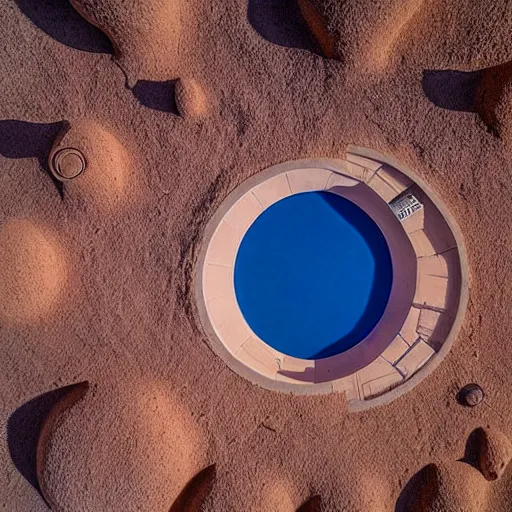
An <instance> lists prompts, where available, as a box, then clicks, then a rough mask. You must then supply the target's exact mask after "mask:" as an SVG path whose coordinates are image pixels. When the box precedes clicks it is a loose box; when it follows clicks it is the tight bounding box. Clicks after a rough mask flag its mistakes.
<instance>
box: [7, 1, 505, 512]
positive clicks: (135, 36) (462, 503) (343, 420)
mask: <svg viewBox="0 0 512 512" xmlns="http://www.w3.org/2000/svg"><path fill="white" fill-rule="evenodd" d="M294 1H295V0H294ZM64 3H65V2H64ZM249 3H251V4H252V5H253V6H254V5H257V6H258V7H260V12H263V15H262V17H263V22H262V23H267V24H268V26H269V27H270V28H269V30H270V29H271V28H272V23H270V21H272V20H270V21H269V17H270V16H271V13H272V12H276V10H279V6H282V7H281V15H282V16H284V17H286V16H287V10H286V7H287V5H290V4H288V3H287V2H286V1H283V2H282V3H281V2H279V3H278V2H270V0H247V1H245V0H244V1H233V2H219V1H215V0H204V1H202V2H195V1H194V2H189V3H187V2H179V1H172V0H148V1H146V2H143V1H135V0H126V1H122V0H73V4H74V5H75V7H76V9H77V10H79V11H80V12H81V13H82V16H76V18H75V19H74V20H70V17H69V16H67V15H66V13H69V11H66V10H65V9H64V8H59V5H60V6H62V5H63V3H62V2H56V1H55V2H35V1H32V0H16V2H12V1H11V0H0V4H1V6H2V14H3V18H2V30H0V42H1V48H2V50H1V52H2V63H3V66H2V69H1V71H0V76H1V79H2V81H1V83H2V102H0V120H1V121H2V123H1V127H2V129H3V130H4V131H5V133H3V134H2V135H3V136H2V137H0V193H1V199H0V262H1V265H0V367H1V368H2V371H1V372H0V398H1V399H0V404H1V406H0V422H1V427H2V429H3V432H4V433H5V432H6V431H7V429H8V425H9V419H10V418H11V417H12V415H14V414H15V411H17V410H19V409H20V408H21V409H23V411H24V414H26V416H24V417H28V418H30V411H31V410H32V409H31V407H32V405H31V402H32V400H33V399H34V397H37V396H38V395H41V394H44V393H46V392H48V391H49V390H51V389H54V388H56V387H59V386H61V385H62V384H63V383H67V382H77V381H78V380H88V381H89V382H90V383H91V386H90V388H89V391H88V392H87V394H86V395H85V397H84V398H83V399H82V400H80V401H78V402H76V403H75V404H74V405H73V406H72V407H71V408H69V409H67V410H66V411H62V414H58V415H56V416H55V417H56V418H58V420H56V421H55V422H54V421H53V420H49V424H50V425H51V427H47V432H46V433H45V437H44V438H46V439H47V442H46V443H45V452H44V457H39V460H40V461H41V462H40V467H39V477H40V482H41V485H42V487H43V488H44V492H45V494H46V495H47V497H48V498H49V499H51V500H52V501H53V502H54V504H55V506H54V509H55V511H57V512H58V511H59V510H60V511H65V512H75V511H81V510H87V512H106V511H110V510H114V511H117V510H122V511H126V512H130V511H132V510H133V511H135V510H142V511H148V512H168V511H169V508H170V507H171V506H172V504H173V503H174V502H175V500H176V499H177V498H178V496H179V495H180V493H182V492H183V491H184V490H185V489H186V488H187V484H188V483H189V482H190V481H191V479H192V478H193V477H194V475H197V474H198V472H200V471H201V470H203V469H204V468H206V467H208V465H209V464H215V465H216V468H217V477H216V481H215V485H214V486H213V488H212V490H211V493H210V495H209V497H208V498H207V499H206V502H205V508H206V510H208V511H209V512H223V511H229V510H235V511H236V512H244V509H245V510H250V511H253V510H254V511H259V512H261V511H264V512H268V511H276V512H280V511H281V510H284V512H286V511H295V510H297V508H299V507H300V506H301V505H302V504H303V503H304V500H306V498H307V497H308V496H310V493H311V492H315V493H318V494H319V495H320V496H322V507H323V509H324V510H328V511H338V510H343V511H344V512H345V511H347V512H384V511H385V512H388V511H393V510H396V512H405V510H407V512H411V511H412V512H418V510H419V511H421V512H425V511H429V512H432V511H433V510H435V511H436V512H441V511H442V512H462V511H464V512H476V511H477V512H487V511H488V509H491V510H492V512H509V510H510V503H511V500H512V493H511V489H512V473H511V469H510V468H511V466H510V464H507V462H508V460H509V458H510V456H509V448H508V444H507V442H506V441H505V440H504V439H503V437H502V436H501V435H498V436H496V434H495V433H492V432H491V429H487V427H486V431H487V430H488V434H487V435H488V438H489V441H488V443H489V444H488V447H487V448H486V449H485V450H483V449H482V450H481V451H480V453H481V456H482V459H481V461H480V462H479V463H475V466H478V467H479V468H480V470H478V469H475V468H474V467H471V466H470V465H468V464H466V463H464V462H455V460H456V459H458V458H461V457H462V456H463V453H464V444H465V439H464V438H463V436H462V433H463V432H469V431H471V430H473V429H474V428H475V427H477V426H481V425H487V424H488V423H489V422H491V421H492V420H495V421H499V422H500V426H501V428H502V429H503V428H504V426H505V425H510V424H511V420H512V404H511V402H510V399H509V397H510V396H511V394H512V379H511V378H510V375H509V374H510V371H509V368H510V367H511V366H512V348H511V347H510V343H508V341H507V340H508V339H509V337H510V332H512V315H510V309H511V307H512V297H511V293H510V285H509V283H510V282H511V280H512V251H511V250H510V248H511V247H512V235H511V233H512V232H511V229H510V213H511V212H512V194H510V174H511V172H510V158H511V154H512V153H511V150H512V147H511V145H510V144H509V142H508V141H509V140H512V135H510V133H512V132H511V129H510V123H511V119H512V113H511V111H510V105H511V92H510V90H511V89H510V78H509V77H510V64H505V63H510V61H511V59H512V53H511V50H510V30H511V27H512V17H511V16H510V6H509V5H508V4H507V3H506V2H475V1H474V0H460V1H458V2H446V1H441V0H433V1H428V2H427V1H424V2H423V3H421V2H419V1H418V0H411V1H407V2H399V1H398V0H384V1H382V2H377V1H366V0H365V1H360V0H347V1H338V0H309V2H307V3H306V0H304V2H301V3H302V5H301V7H302V12H303V16H304V18H306V19H308V21H309V25H310V30H311V32H313V33H314V34H315V35H316V38H317V39H318V40H319V42H320V44H321V46H322V47H323V52H324V54H325V56H327V57H331V59H326V58H323V57H321V56H318V55H317V54H316V53H312V52H310V51H308V50H305V49H304V48H300V49H299V48H297V47H296V45H295V46H294V44H288V45H287V44H286V41H289V39H290V38H287V34H286V30H281V31H280V32H279V35H280V37H282V38H283V39H284V40H285V42H284V43H283V44H282V45H278V44H272V43H271V42H269V40H267V39H265V37H263V36H262V35H261V34H260V33H259V32H258V31H256V30H254V29H253V28H252V27H251V24H250V22H249V20H248V15H247V13H248V11H249V10H248V4H249ZM271 3H272V5H273V7H272V8H268V6H269V5H270V4H271ZM278 4H279V5H278ZM308 8H309V11H308ZM26 13H29V14H30V15H29V14H26ZM85 19H88V20H89V21H90V22H91V23H93V24H94V25H95V26H97V27H99V28H100V29H101V30H103V31H104V33H106V34H108V36H109V37H110V38H111V40H112V42H113V44H114V45H115V61H114V62H115V63H116V64H119V66H117V65H115V64H114V62H113V61H112V59H111V56H110V55H109V54H108V53H105V52H108V51H109V48H108V46H107V47H106V46H105V44H104V38H101V39H98V38H97V36H98V34H97V31H95V30H92V31H91V30H88V29H87V25H86V21H85ZM82 22H83V25H80V23H82ZM274 26H275V25H274ZM301 26H302V25H301ZM84 27H85V28H84ZM278 28H282V27H278ZM100 35H101V34H100ZM294 37H295V36H294ZM95 38H96V39H95ZM291 39H293V38H291ZM98 49H99V50H100V51H99V53H98ZM333 59H338V60H337V61H335V60H333ZM119 67H121V68H122V70H124V72H125V74H126V78H127V83H128V85H129V86H130V87H131V88H133V86H134V84H135V83H136V82H137V81H142V80H147V81H149V82H151V81H157V80H158V81H162V82H163V87H162V88H163V90H164V94H163V95H164V96H165V94H167V92H166V91H168V90H171V86H172V85H173V80H175V79H178V78H180V77H183V82H181V83H178V84H177V100H178V101H177V103H178V107H179V108H180V112H181V114H182V115H183V119H179V118H178V117H177V116H176V115H172V113H170V111H169V110H165V109H154V108H148V106H145V105H144V104H143V102H142V101H140V100H139V101H137V99H138V98H135V97H134V95H135V91H133V89H132V90H127V89H126V86H125V85H126V83H125V77H124V76H123V73H122V72H121V71H120V69H119ZM425 70H442V71H443V73H445V76H446V79H447V82H449V84H451V85H453V82H454V80H453V73H452V71H453V70H457V71H456V73H459V76H460V72H462V71H469V72H472V73H473V72H478V70H485V71H484V72H483V73H482V76H483V80H482V82H481V90H480V93H481V95H480V96H479V101H480V103H479V107H478V108H476V107H475V106H474V105H473V103H474V101H473V100H474V98H473V97H472V96H471V97H470V98H469V101H463V102H458V103H459V104H461V103H463V104H464V108H463V109H462V110H463V111H462V112H461V111H459V110H460V109H459V110H457V108H454V105H453V103H454V102H453V101H444V102H441V101H440V102H438V103H433V102H432V101H429V99H428V97H427V96H426V94H425V92H424V90H423V88H422V83H421V80H422V76H423V73H424V71H425ZM372 73H373V76H372ZM190 79H193V80H194V82H193V83H194V84H196V85H194V86H191V83H192V82H189V81H188V80H190ZM437 84H438V82H435V84H434V86H433V87H435V88H436V89H437V90H436V92H437V93H438V96H439V97H440V98H441V99H442V100H446V96H450V94H453V90H455V96H457V97H459V96H461V95H462V93H463V92H464V91H462V90H461V88H460V87H452V89H451V90H450V91H447V90H446V89H445V88H444V87H442V86H439V85H437ZM146 85H147V84H146ZM150 85H151V84H150ZM157 85H158V84H157ZM196 86H197V88H196ZM467 89H469V90H471V91H472V89H471V87H468V88H467ZM151 90H154V89H151ZM200 91H201V92H200ZM132 93H133V94H132ZM448 93H450V94H448ZM203 94H204V98H203ZM205 98H206V99H205ZM150 99H154V98H150ZM165 99H166V97H164V100H165ZM212 99H213V101H212ZM449 99H450V98H448V100H449ZM147 103H148V102H147ZM157 103H158V102H157ZM163 103H166V102H165V101H164V102H163ZM455 103H457V102H455ZM439 105H444V106H443V107H440V106H439ZM213 107H215V108H213ZM173 113H176V112H173ZM213 114H214V115H213ZM479 115H480V117H481V118H482V119H483V120H484V121H485V124H484V123H483V122H482V121H481V119H480V118H479ZM198 118H199V119H200V122H196V119H198ZM63 119H67V120H69V121H70V128H69V130H68V131H66V132H65V133H63V134H62V137H61V138H60V139H59V140H58V141H57V143H56V145H55V147H54V151H55V150H58V149H60V148H64V147H76V149H78V150H80V151H81V152H82V153H83V155H84V157H85V159H86V162H87V167H86V169H85V171H84V172H83V173H82V174H81V175H80V176H79V177H77V178H74V179H72V180H70V181H66V182H63V188H64V191H63V192H64V193H63V199H62V200H61V198H60V197H59V195H58V194H57V193H56V191H55V188H54V187H53V185H52V183H51V182H50V180H49V178H48V176H47V174H46V172H45V171H46V169H45V165H44V162H47V161H48V144H47V143H48V140H49V139H50V138H51V137H53V130H54V129H55V126H56V124H57V123H58V122H60V121H61V120H63ZM36 122H37V125H36V124H35V123H36ZM27 126H28V127H29V128H27ZM34 126H35V127H36V128H37V129H34ZM30 127H32V128H30ZM38 138H40V139H41V140H40V141H38V140H35V139H38ZM46 139H48V140H46ZM350 144H354V145H357V146H364V147H367V148H371V149H375V150H377V151H379V152H381V153H383V154H385V155H387V156H389V157H390V158H395V159H396V160H397V161H398V162H400V163H403V164H404V165H405V166H409V167H410V168H411V169H412V170H413V171H415V172H416V173H417V174H418V176H419V177H420V178H421V179H422V180H424V181H425V182H426V183H427V184H428V185H429V186H430V187H431V188H432V189H433V190H434V191H435V192H436V193H437V194H438V195H439V196H440V197H441V198H442V199H443V202H444V203H445V204H446V206H447V208H449V210H450V212H451V214H452V215H453V216H454V217H455V219H456V220H457V222H458V223H459V224H460V227H461V230H462V234H463V237H464V240H465V243H466V246H467V251H468V260H469V262H470V267H471V268H470V285H471V286H470V297H469V305H468V311H467V315H466V317H465V319H464V321H463V325H462V326H461V330H460V334H459V336H458V338H457V339H456V340H454V344H453V348H452V350H451V352H450V354H449V357H447V358H446V359H445V360H444V361H443V363H442V364H441V365H440V366H439V367H438V368H437V369H436V370H435V371H434V372H433V373H432V374H431V375H430V376H429V377H428V378H427V379H425V380H424V381H422V382H421V384H419V385H418V386H416V387H415V388H414V390H412V391H411V392H410V393H407V394H405V395H403V396H402V397H400V398H399V399H397V400H395V401H394V402H392V403H390V404H387V405H385V406H382V407H380V408H376V409H372V410H370V411H367V412H364V413H357V414H356V413H354V414H349V413H348V412H347V407H346V401H345V398H344V396H343V394H342V393H333V394H330V395H324V396H314V397H312V396H298V395H295V396H289V395H284V394H280V393H277V392H271V391H268V390H263V389H261V388H259V387H257V386H253V385H252V384H251V383H250V382H248V381H247V380H245V379H243V378H241V377H240V376H238V375H236V374H234V373H233V372H231V371H230V370H229V369H228V368H227V367H226V365H225V364H224V363H223V362H222V361H221V360H219V358H217V357H216V356H215V355H214V354H213V353H212V352H211V350H210V349H209V347H208V339H207V336H206V335H205V333H204V332H202V330H201V329H200V328H199V322H198V321H197V319H196V318H195V316H194V315H195V303H194V302H193V301H192V300H191V297H193V293H188V292H189V291H190V290H191V289H193V283H192V280H191V276H192V275H194V269H195V266H194V265H195V263H196V262H195V255H197V254H198V253H199V250H198V248H199V244H200V241H201V238H202V234H203V230H204V227H205V225H206V223H207V221H208V219H209V218H211V216H212V215H213V214H214V212H215V208H216V206H217V205H218V204H220V203H221V202H222V200H223V199H224V197H225V196H226V195H227V194H228V193H229V191H231V190H233V189H234V188H235V187H236V186H238V185H239V184H240V183H242V182H243V181H244V180H245V179H247V178H249V177H250V176H252V175H254V174H256V173H257V172H258V171H260V170H262V169H265V168H267V167H269V166H270V165H273V164H276V163H279V162H284V161H289V160H294V159H300V158H317V157H318V158H323V157H325V158H334V159H338V158H343V157H344V156H345V155H346V153H347V146H348V145H350ZM50 162H51V155H50ZM139 162H143V163H144V165H139ZM71 171H73V169H71ZM141 185H144V186H146V185H147V189H146V188H144V189H143V188H142V187H141ZM128 206H129V207H128ZM96 231H98V232H99V235H98V236H94V233H95V232H96ZM68 239H72V240H71V241H70V243H69V244H68V242H67V241H68ZM82 244H83V246H82ZM70 247H74V248H75V249H76V253H75V254H70ZM80 258H82V259H80ZM79 263H83V270H84V272H83V273H80V276H79V279H77V281H76V283H77V284H78V286H82V287H83V290H80V292H82V291H83V293H77V294H76V297H68V294H69V293H70V292H72V291H73V286H71V279H72V278H73V273H72V271H73V269H74V268H76V267H75V264H79ZM100 281H101V283H100ZM73 284H75V283H73ZM183 290H185V292H187V293H185V292H184V291H183ZM71 299H73V300H71ZM75 299H76V300H75ZM78 299H81V300H83V302H82V303H77V302H79V300H78ZM98 304H99V305H100V306H98ZM70 305H72V306H73V307H74V309H73V311H72V312H70V311H69V308H70ZM68 342H69V343H68ZM130 345H131V346H130ZM6 347H7V348H6ZM127 367H130V368H131V367H134V368H137V371H138V372H139V373H138V374H137V375H139V374H140V375H144V376H145V379H139V378H138V377H137V378H136V377H134V375H133V374H132V372H130V371H128V372H121V371H120V369H125V368H127ZM120 373H122V375H119V374H120ZM114 375H115V376H116V377H114ZM116 379H117V380H116ZM470 382H475V383H478V384H480V385H481V386H482V387H483V388H484V389H485V393H486V404H480V405H478V406H476V407H475V408H467V407H463V406H461V405H459V404H458V403H457V399H456V395H457V392H458V390H459V389H460V387H462V386H463V385H465V384H467V383H470ZM27 411H29V412H27ZM36 413H37V411H34V414H36ZM28 423H30V421H29V422H28ZM11 424H12V422H11ZM268 427H270V428H268ZM24 428H25V427H24V426H23V425H20V426H19V429H20V430H22V429H24ZM27 431H30V428H28V427H27ZM507 434H508V435H510V433H509V432H507ZM16 435H17V432H16V431H14V432H13V431H10V432H9V435H8V436H7V437H8V438H9V439H8V441H9V440H11V441H12V439H16ZM25 438H26V436H25V432H23V435H21V434H20V436H19V439H21V440H23V439H25ZM206 440H207V441H206ZM484 454H485V455H484ZM20 458H22V459H23V457H20ZM446 459H450V460H452V461H453V462H450V463H446V464H445V463H443V464H438V465H437V466H433V467H432V468H431V471H430V476H431V478H430V480H429V483H428V485H427V484H425V483H423V485H421V486H419V488H418V489H419V490H418V493H417V494H416V495H415V499H414V500H413V502H412V505H411V507H412V508H408V509H404V510H402V509H399V508H395V506H396V501H397V499H398V497H399V495H400V493H401V492H403V490H404V488H405V487H406V486H408V482H409V480H410V479H411V476H412V475H413V474H414V473H415V472H416V471H417V470H418V468H421V467H425V466H426V465H427V464H431V463H432V462H435V463H436V464H437V463H438V461H440V460H446ZM26 460H30V457H26ZM0 465H1V469H2V471H0V507H3V508H4V509H5V510H8V511H9V512H27V511H30V512H46V511H47V507H46V505H45V504H44V502H43V500H42V499H41V498H40V497H39V495H38V494H37V493H36V492H35V490H34V489H33V487H32V486H31V483H30V482H29V481H28V480H26V477H25V476H24V474H27V473H28V472H26V471H25V472H22V471H20V470H19V469H18V467H19V465H20V464H19V460H17V461H16V462H13V460H12V459H11V455H10V450H9V446H8V442H4V443H2V444H1V445H0ZM482 473H483V474H484V475H486V477H487V478H488V479H490V480H492V481H488V480H487V479H486V478H485V477H484V476H483V474H482ZM495 475H496V476H497V477H498V478H497V479H495V480H494V477H495ZM264 484H265V485H264ZM205 486H206V487H208V486H207V485H206V484H205ZM422 496H423V497H424V498H425V499H423V498H422ZM212 503H213V506H212ZM233 504H235V506H232V505H233ZM205 512H206V511H205Z"/></svg>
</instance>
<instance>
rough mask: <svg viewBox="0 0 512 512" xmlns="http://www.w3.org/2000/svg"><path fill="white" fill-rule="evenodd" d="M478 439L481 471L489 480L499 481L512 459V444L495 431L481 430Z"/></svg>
mask: <svg viewBox="0 0 512 512" xmlns="http://www.w3.org/2000/svg"><path fill="white" fill-rule="evenodd" d="M478 437H479V444H480V446H479V448H480V453H479V460H478V462H479V464H478V466H479V469H480V471H481V472H482V474H483V475H484V477H485V478H486V479H487V480H489V481H494V480H497V479H498V478H500V477H501V476H503V473H504V472H505V470H506V469H507V466H508V465H509V463H510V460H511V459H512V443H511V442H510V440H509V439H508V437H507V436H505V435H504V434H503V433H502V432H500V431H498V430H495V429H480V431H479V436H478Z"/></svg>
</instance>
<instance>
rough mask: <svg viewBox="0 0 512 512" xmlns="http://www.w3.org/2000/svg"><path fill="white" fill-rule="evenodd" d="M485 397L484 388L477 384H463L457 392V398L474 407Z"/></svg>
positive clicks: (463, 403)
mask: <svg viewBox="0 0 512 512" xmlns="http://www.w3.org/2000/svg"><path fill="white" fill-rule="evenodd" d="M484 398H485V393H484V390H483V389H482V388H481V387H480V386H479V385H478V384H468V385H467V386H464V387H463V388H462V389H461V390H460V391H459V394H458V400H459V402H460V403H461V404H462V405H465V406H466V407H475V406H477V405H478V404H480V403H481V402H482V401H483V399H484Z"/></svg>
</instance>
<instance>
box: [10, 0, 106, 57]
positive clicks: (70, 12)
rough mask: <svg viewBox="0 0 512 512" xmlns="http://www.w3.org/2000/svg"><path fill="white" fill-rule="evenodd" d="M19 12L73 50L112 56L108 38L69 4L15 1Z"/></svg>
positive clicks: (64, 1) (45, 0)
mask: <svg viewBox="0 0 512 512" xmlns="http://www.w3.org/2000/svg"><path fill="white" fill-rule="evenodd" d="M16 3H17V4H18V7H19V8H20V10H21V11H22V12H23V14H25V16H27V18H29V19H30V21H32V23H33V24H34V25H36V26H37V27H39V28H40V29H41V30H42V31H43V32H45V33H46V34H48V35H49V36H50V37H51V38H53V39H55V40H56V41H58V42H59V43H62V44H65V45H66V46H69V47H70V48H75V49H76V50H82V51H85V52H91V53H110V54H113V49H112V44H111V43H110V40H109V39H108V37H107V36H106V35H105V34H104V33H103V32H102V31H101V30H99V29H98V28H96V27H95V26H94V25H91V24H90V23H89V22H88V21H86V20H85V19H84V18H82V16H80V14H78V12H77V11H75V9H74V8H73V6H72V5H71V4H70V3H69V0H16Z"/></svg>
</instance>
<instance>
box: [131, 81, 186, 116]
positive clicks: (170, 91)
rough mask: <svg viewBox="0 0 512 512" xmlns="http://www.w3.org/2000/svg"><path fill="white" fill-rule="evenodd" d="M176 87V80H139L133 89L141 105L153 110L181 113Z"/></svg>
mask: <svg viewBox="0 0 512 512" xmlns="http://www.w3.org/2000/svg"><path fill="white" fill-rule="evenodd" d="M175 87H176V80H166V81H163V82H153V81H150V80H139V81H138V82H137V83H136V84H135V86H134V87H133V88H132V89H131V91H132V93H133V95H134V96H135V97H136V98H137V100H139V103H140V104H141V105H143V106H145V107H148V108H151V109H153V110H159V111H161V112H169V113H171V114H175V115H179V112H178V107H177V106H176V100H175Z"/></svg>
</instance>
